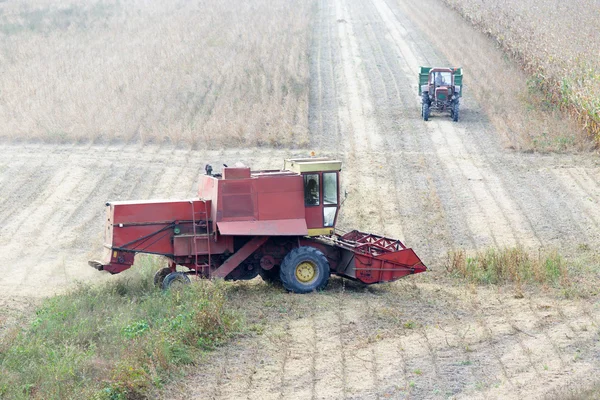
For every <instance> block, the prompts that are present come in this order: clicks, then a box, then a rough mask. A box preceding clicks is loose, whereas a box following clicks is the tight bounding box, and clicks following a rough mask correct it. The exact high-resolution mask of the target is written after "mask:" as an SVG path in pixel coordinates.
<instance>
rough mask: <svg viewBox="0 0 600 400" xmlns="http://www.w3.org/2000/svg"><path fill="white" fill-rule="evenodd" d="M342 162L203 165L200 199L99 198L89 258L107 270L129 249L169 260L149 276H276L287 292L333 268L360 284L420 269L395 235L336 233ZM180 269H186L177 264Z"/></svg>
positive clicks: (129, 261)
mask: <svg viewBox="0 0 600 400" xmlns="http://www.w3.org/2000/svg"><path fill="white" fill-rule="evenodd" d="M341 166H342V163H341V162H340V161H335V160H328V159H322V158H307V159H291V160H285V163H284V168H283V170H265V171H250V168H246V167H241V168H238V167H236V168H228V167H225V168H224V169H223V172H222V174H214V175H213V174H212V168H210V166H208V165H207V167H206V175H203V176H201V179H200V184H199V189H198V196H199V197H198V198H193V199H189V200H171V201H158V200H156V201H152V200H150V201H118V202H109V203H107V204H106V229H105V247H106V253H105V257H104V259H103V261H90V262H89V264H90V265H91V266H92V267H94V268H96V269H98V270H100V271H102V270H104V271H108V272H110V273H112V274H116V273H119V272H121V271H124V270H126V269H128V268H130V267H131V266H132V265H133V263H134V257H135V254H137V253H148V254H157V255H162V256H164V257H166V258H167V259H168V260H169V263H168V267H166V268H163V269H161V270H159V271H158V272H157V273H156V275H155V283H156V284H157V285H159V286H161V287H162V288H164V289H167V288H169V287H170V286H171V285H173V284H174V283H188V282H189V277H188V275H189V274H195V275H199V276H201V277H204V278H213V277H218V278H224V279H228V280H245V279H253V278H255V277H256V276H257V275H260V276H261V277H262V278H263V279H264V280H266V281H281V283H282V284H283V286H284V287H285V289H287V290H289V291H291V292H296V293H307V292H311V291H313V290H320V289H323V288H324V287H325V286H326V285H327V282H328V280H329V275H330V273H331V272H333V273H335V274H337V275H340V276H344V277H347V278H351V279H356V280H359V281H361V282H364V283H366V284H371V283H378V282H390V281H394V280H396V279H399V278H401V277H403V276H405V275H409V274H416V273H419V272H424V271H426V270H427V268H426V267H425V265H423V263H422V262H421V260H420V259H419V257H418V256H417V255H416V254H415V252H414V251H413V250H412V249H409V248H406V247H405V246H404V245H403V244H402V243H401V242H400V241H399V240H395V239H390V238H386V237H383V236H378V235H373V234H369V233H364V232H359V231H356V230H355V231H352V232H349V233H346V234H338V233H336V231H335V223H336V220H337V216H338V213H339V210H340V205H341V204H340V185H339V180H340V170H341ZM177 265H180V266H183V267H186V270H187V271H186V272H182V271H177V269H176V266H177Z"/></svg>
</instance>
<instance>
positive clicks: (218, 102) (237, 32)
mask: <svg viewBox="0 0 600 400" xmlns="http://www.w3.org/2000/svg"><path fill="white" fill-rule="evenodd" d="M311 4H312V3H311V2H310V1H309V0H298V1H294V2H289V1H286V0H251V1H237V2H233V3H232V2H231V1H224V0H214V1H210V2H206V1H202V2H185V1H156V0H155V1H150V2H148V1H142V0H133V1H127V2H121V1H118V0H106V1H105V0H91V1H89V0H85V1H84V0H45V1H36V2H26V1H25V0H15V1H10V2H0V38H1V40H0V93H1V96H0V126H1V127H2V129H1V130H0V138H2V137H4V138H9V139H13V140H32V139H33V140H42V141H46V142H86V143H87V142H100V143H103V142H113V141H117V142H123V141H124V142H130V141H141V142H155V143H168V144H175V145H180V146H184V147H196V148H206V147H210V148H219V147H222V146H261V145H269V146H278V145H280V146H292V147H293V146H303V145H304V144H306V143H307V142H308V121H307V115H308V111H307V110H308V86H309V85H308V79H309V69H308V46H309V40H310V37H309V23H310V16H311V13H312V12H313V11H312V10H311Z"/></svg>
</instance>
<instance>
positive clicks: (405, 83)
mask: <svg viewBox="0 0 600 400" xmlns="http://www.w3.org/2000/svg"><path fill="white" fill-rule="evenodd" d="M386 28H387V29H388V31H392V30H393V29H394V28H395V27H394V26H392V27H390V26H386ZM392 36H393V38H394V42H393V44H392V45H391V46H392V47H394V45H395V44H396V43H398V42H399V41H402V40H403V39H402V38H401V37H400V36H399V35H398V34H394V35H392ZM388 42H389V40H388ZM409 47H410V46H408V45H407V44H402V45H401V46H398V48H399V49H400V50H396V52H395V53H396V54H400V55H405V54H406V53H407V52H408V51H409V50H407V49H409ZM409 58H411V59H414V58H415V57H414V56H410V57H409ZM402 59H404V60H405V58H402V57H396V59H395V60H394V61H393V62H394V63H395V64H398V63H399V62H400V60H402ZM388 68H390V67H388ZM390 69H392V70H396V71H397V70H400V69H401V68H390ZM404 69H409V67H408V65H407V64H406V61H404ZM394 81H395V89H396V90H395V91H396V93H398V95H397V98H398V99H399V100H400V101H401V102H402V105H403V107H401V109H403V110H407V109H408V110H409V109H410V108H414V107H413V106H414V104H413V102H412V101H410V99H412V98H413V97H414V93H409V92H407V90H408V89H409V88H411V87H412V86H414V83H412V81H411V80H409V79H408V78H407V77H406V75H403V76H402V75H400V76H398V77H394ZM415 114H416V115H418V113H415ZM403 117H406V114H403ZM406 121H408V122H409V123H411V125H410V127H409V129H410V131H413V132H415V131H416V132H417V134H416V135H409V137H411V136H416V139H417V140H416V143H418V149H419V150H420V151H421V152H423V153H424V154H427V153H431V150H430V149H432V148H433V149H434V151H433V154H434V156H433V157H435V158H436V160H435V164H438V165H439V164H443V163H441V161H442V158H441V157H440V154H439V151H438V152H435V147H434V146H432V145H431V142H430V143H427V144H425V145H423V144H422V143H423V142H422V140H423V139H425V140H426V139H427V138H423V136H424V135H422V130H423V128H422V127H421V126H415V124H412V121H411V118H410V117H408V118H406ZM406 121H405V123H406ZM403 133H404V132H403ZM424 149H426V150H424ZM429 157H430V156H429V154H428V158H429ZM438 168H440V167H439V166H438ZM441 168H444V165H442V166H441ZM445 175H447V174H445ZM432 180H434V181H435V183H436V184H438V182H439V183H440V184H441V185H439V186H442V187H443V186H446V185H448V183H447V181H448V180H447V179H446V178H438V179H435V178H433V179H432ZM449 186H450V187H451V188H455V187H456V188H458V187H461V185H458V184H451V185H449ZM435 191H436V192H442V193H443V192H448V190H447V189H445V188H442V189H441V190H440V188H439V187H438V188H436V189H435ZM458 197H459V196H458V195H456V194H454V195H453V196H452V199H456V198H458ZM463 197H464V196H463ZM446 203H447V202H446ZM460 208H461V207H452V208H451V210H452V212H453V213H455V211H454V210H459V209H460ZM461 214H462V215H461V217H460V218H458V219H457V222H456V223H454V224H453V223H452V222H450V223H449V225H450V226H452V225H455V226H457V227H460V226H462V225H464V223H463V221H464V220H465V219H466V213H461ZM452 215H453V214H452V213H448V212H446V218H449V216H452ZM458 221H460V222H458ZM429 225H430V226H435V225H434V224H429ZM480 225H485V223H481V224H480ZM471 231H472V230H471ZM448 236H450V237H452V235H449V234H448ZM465 236H466V237H469V239H471V238H472V235H471V234H470V233H469V234H466V235H462V237H463V238H464V237H465ZM469 239H467V240H469ZM471 240H472V239H471ZM464 241H465V240H464V239H463V240H462V242H464Z"/></svg>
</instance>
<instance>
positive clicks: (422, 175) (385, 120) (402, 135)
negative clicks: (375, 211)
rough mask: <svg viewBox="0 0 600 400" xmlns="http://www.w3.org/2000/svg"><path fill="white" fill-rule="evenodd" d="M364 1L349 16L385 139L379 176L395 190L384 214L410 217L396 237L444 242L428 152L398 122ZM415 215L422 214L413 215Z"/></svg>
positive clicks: (392, 86)
mask: <svg viewBox="0 0 600 400" xmlns="http://www.w3.org/2000/svg"><path fill="white" fill-rule="evenodd" d="M369 5H370V2H367V4H366V5H365V4H364V2H363V3H361V5H360V8H359V9H357V10H356V11H355V13H354V14H355V15H354V16H353V21H356V24H355V25H356V27H357V38H358V39H359V44H360V46H361V53H362V54H363V56H365V55H368V57H363V65H364V69H365V73H366V75H367V77H368V80H369V83H370V86H369V89H370V96H371V97H372V99H373V101H374V103H375V107H376V118H377V122H378V124H379V126H380V128H381V130H382V138H383V141H384V149H385V150H383V151H382V152H381V153H380V154H381V156H383V157H384V158H385V163H384V164H383V167H384V168H385V170H384V171H383V172H382V174H381V180H383V181H385V180H388V179H389V180H390V181H391V182H392V183H393V187H396V188H397V189H398V190H397V191H395V192H393V193H388V195H389V196H390V197H391V200H390V201H393V202H394V203H395V204H394V208H393V210H390V212H391V214H389V215H390V216H392V215H395V216H400V220H402V221H410V222H409V223H408V222H407V223H403V224H402V226H403V230H404V232H405V235H406V237H402V238H401V240H404V239H407V238H408V239H407V240H408V244H409V245H411V246H414V247H422V248H425V249H427V248H429V246H427V247H426V246H419V243H421V242H424V241H425V240H428V241H431V240H432V239H433V240H435V239H437V241H438V242H442V243H443V242H446V241H447V239H446V238H447V236H448V235H447V232H448V228H447V226H446V221H444V220H443V216H441V214H442V213H441V210H440V202H439V197H438V195H437V193H436V192H435V188H434V185H433V182H432V181H431V178H430V176H429V174H428V173H427V172H428V171H427V170H428V165H427V163H426V161H425V155H427V156H429V155H428V154H427V153H428V152H427V151H414V150H412V149H413V148H417V147H416V146H415V145H414V144H413V142H414V133H413V131H412V129H404V125H405V123H404V122H401V121H403V120H404V119H405V118H404V111H403V107H402V105H401V104H398V98H399V97H400V96H399V90H398V85H397V83H396V80H395V77H394V76H393V74H392V70H393V69H394V67H393V66H390V65H389V62H388V59H387V57H386V54H385V52H384V50H383V48H384V46H385V44H384V43H383V44H382V39H381V38H380V37H379V31H378V30H377V29H375V28H374V27H377V26H379V25H380V22H379V21H377V17H378V15H377V14H375V13H373V10H372V9H368V10H366V9H365V8H368V6H369ZM361 16H362V19H361ZM392 61H395V60H392ZM419 150H422V149H420V148H419ZM390 170H391V171H390ZM425 171H427V172H425ZM415 215H419V216H422V218H414V216H415ZM439 227H444V228H441V229H440V228H439ZM425 238H427V239H425ZM435 247H436V248H439V247H440V246H435ZM420 254H421V253H420ZM429 256H430V254H427V253H424V254H422V255H421V257H422V258H427V257H429ZM426 264H427V262H426Z"/></svg>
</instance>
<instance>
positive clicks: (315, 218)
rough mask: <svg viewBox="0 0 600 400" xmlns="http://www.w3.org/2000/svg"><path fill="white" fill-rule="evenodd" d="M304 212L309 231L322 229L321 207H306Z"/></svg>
mask: <svg viewBox="0 0 600 400" xmlns="http://www.w3.org/2000/svg"><path fill="white" fill-rule="evenodd" d="M302 201H304V200H302ZM304 210H305V211H304V218H305V219H306V226H308V228H309V229H312V228H322V227H323V205H319V206H310V207H306V208H305V209H304Z"/></svg>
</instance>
